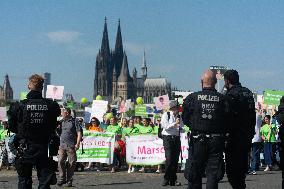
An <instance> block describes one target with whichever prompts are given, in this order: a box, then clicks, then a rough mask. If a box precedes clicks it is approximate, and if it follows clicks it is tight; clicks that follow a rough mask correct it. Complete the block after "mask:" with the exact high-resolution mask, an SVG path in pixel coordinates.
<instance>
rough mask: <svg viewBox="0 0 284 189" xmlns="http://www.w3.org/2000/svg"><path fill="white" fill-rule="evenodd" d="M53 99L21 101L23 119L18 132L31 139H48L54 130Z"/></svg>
mask: <svg viewBox="0 0 284 189" xmlns="http://www.w3.org/2000/svg"><path fill="white" fill-rule="evenodd" d="M51 104H52V101H51V100H48V99H26V100H23V101H21V113H22V116H20V117H22V119H23V120H21V121H20V123H19V127H18V134H19V136H20V137H22V138H26V139H29V140H47V139H48V138H49V137H50V134H51V132H52V124H53V121H54V120H53V119H54V118H53V117H52V115H53V114H52V105H51Z"/></svg>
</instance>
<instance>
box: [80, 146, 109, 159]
mask: <svg viewBox="0 0 284 189" xmlns="http://www.w3.org/2000/svg"><path fill="white" fill-rule="evenodd" d="M77 156H79V159H81V158H110V153H109V148H89V149H84V153H83V154H82V152H81V151H80V150H78V151H77Z"/></svg>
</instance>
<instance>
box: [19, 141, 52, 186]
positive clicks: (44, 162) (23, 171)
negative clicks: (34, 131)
mask: <svg viewBox="0 0 284 189" xmlns="http://www.w3.org/2000/svg"><path fill="white" fill-rule="evenodd" d="M33 166H36V169H37V177H38V180H39V186H38V188H39V189H50V181H51V179H52V177H53V174H54V172H53V171H52V168H51V167H52V166H51V164H50V161H49V160H48V154H47V146H46V145H38V144H29V145H27V149H26V150H25V151H24V153H23V156H22V157H19V158H17V160H16V169H17V172H18V176H19V182H18V188H19V189H31V188H32V169H33Z"/></svg>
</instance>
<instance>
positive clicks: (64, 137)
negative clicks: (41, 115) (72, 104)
mask: <svg viewBox="0 0 284 189" xmlns="http://www.w3.org/2000/svg"><path fill="white" fill-rule="evenodd" d="M61 115H62V117H63V120H62V122H61V125H60V130H61V134H60V146H59V150H58V171H59V181H58V182H57V186H62V185H63V184H67V186H68V187H72V182H73V175H74V170H75V168H76V161H77V156H76V151H77V150H78V149H79V148H80V142H81V139H82V131H81V126H80V123H79V122H78V121H77V120H76V119H75V118H73V117H72V116H71V109H70V108H65V109H63V110H62V112H61ZM67 157H68V164H69V165H68V166H67V167H66V159H67Z"/></svg>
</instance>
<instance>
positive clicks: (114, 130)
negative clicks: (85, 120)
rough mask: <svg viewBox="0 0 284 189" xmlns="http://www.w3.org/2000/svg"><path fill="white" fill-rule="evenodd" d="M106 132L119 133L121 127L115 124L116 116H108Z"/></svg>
mask: <svg viewBox="0 0 284 189" xmlns="http://www.w3.org/2000/svg"><path fill="white" fill-rule="evenodd" d="M106 132H109V133H115V134H121V127H120V126H119V125H118V124H117V119H116V117H112V118H110V125H108V126H107V128H106Z"/></svg>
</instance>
